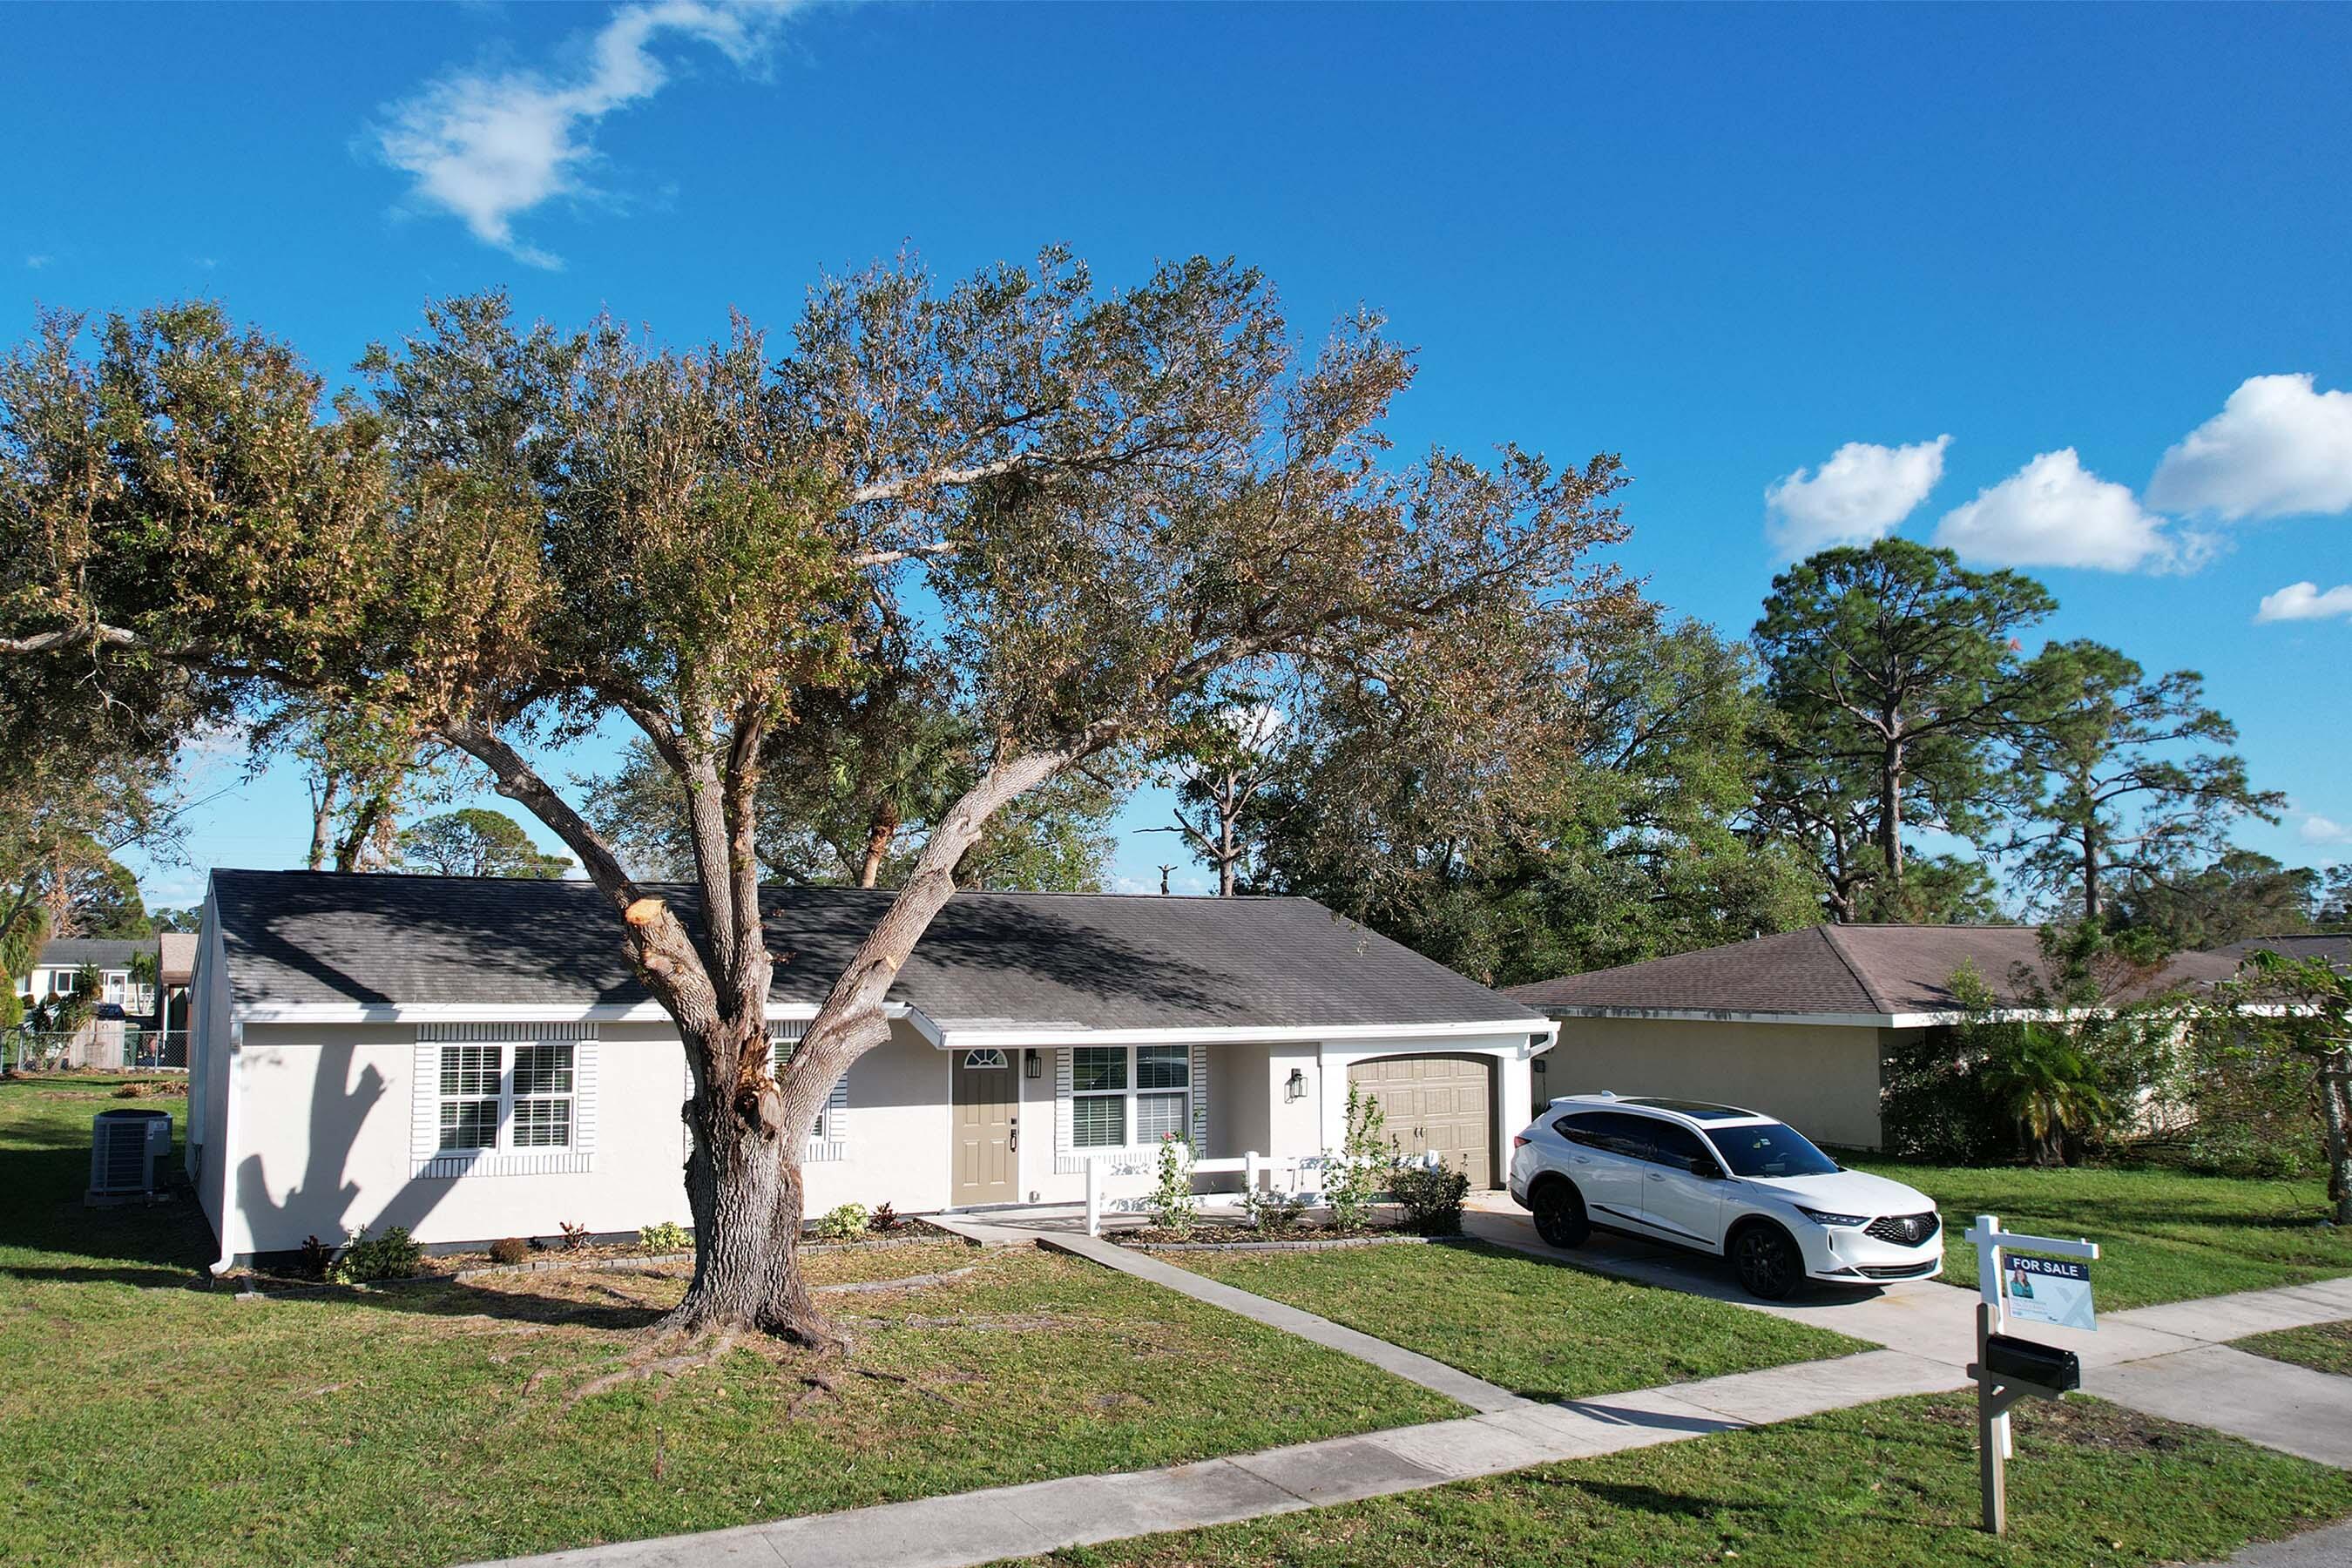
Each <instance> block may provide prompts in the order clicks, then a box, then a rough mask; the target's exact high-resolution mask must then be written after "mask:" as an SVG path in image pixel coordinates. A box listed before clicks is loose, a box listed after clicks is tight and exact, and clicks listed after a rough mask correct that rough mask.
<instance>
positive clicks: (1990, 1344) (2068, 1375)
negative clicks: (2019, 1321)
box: [1984, 1334, 2083, 1394]
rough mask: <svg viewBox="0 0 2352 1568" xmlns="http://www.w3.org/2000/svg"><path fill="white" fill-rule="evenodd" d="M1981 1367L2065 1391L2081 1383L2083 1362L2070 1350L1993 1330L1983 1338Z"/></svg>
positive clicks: (2061, 1392)
mask: <svg viewBox="0 0 2352 1568" xmlns="http://www.w3.org/2000/svg"><path fill="white" fill-rule="evenodd" d="M1984 1360H1985V1370H1986V1371H1987V1372H1990V1373H1992V1374H1993V1375H1994V1376H1996V1377H2000V1378H2004V1379H2008V1380H2011V1381H2013V1382H2017V1383H2030V1384H2033V1385H2034V1386H2035V1387H2037V1388H2047V1389H2050V1390H2052V1391H2053V1392H2054V1393H2058V1394H2067V1393H2071V1392H2073V1391H2074V1390H2075V1389H2077V1388H2080V1387H2082V1386H2083V1363H2082V1362H2081V1361H2080V1360H2078V1359H2077V1358H2076V1357H2075V1354H2074V1352H2073V1351H2062V1350H2060V1349H2059V1348H2058V1347H2057V1346H2055V1345H2040V1344H2035V1343H2034V1342H2032V1340H2021V1339H2013V1338H2011V1336H2009V1335H2008V1334H1994V1335H1991V1336H1990V1337H1989V1338H1988V1339H1987V1340H1986V1341H1985V1352H1984Z"/></svg>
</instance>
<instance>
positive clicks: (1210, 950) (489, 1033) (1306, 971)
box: [187, 870, 1553, 1265]
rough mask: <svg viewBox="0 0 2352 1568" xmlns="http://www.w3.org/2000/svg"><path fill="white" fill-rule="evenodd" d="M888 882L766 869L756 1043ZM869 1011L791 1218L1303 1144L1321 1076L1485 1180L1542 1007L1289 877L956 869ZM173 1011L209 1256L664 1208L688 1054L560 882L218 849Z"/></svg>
mask: <svg viewBox="0 0 2352 1568" xmlns="http://www.w3.org/2000/svg"><path fill="white" fill-rule="evenodd" d="M658 890H659V892H660V893H661V894H662V896H664V897H667V898H668V899H669V900H671V901H672V903H673V905H674V906H676V907H677V909H678V910H680V912H681V913H682V914H684V915H686V916H687V917H688V919H689V920H691V918H692V907H693V901H694V900H693V896H692V894H691V892H690V891H689V890H688V889H658ZM890 898H891V895H890V894H888V893H885V892H872V891H863V890H859V889H825V888H781V889H770V890H769V891H768V893H767V894H766V895H765V906H766V910H767V920H768V931H769V942H770V943H771V945H772V948H773V949H774V951H775V952H776V954H777V956H778V963H777V966H776V980H775V986H774V989H773V991H772V994H771V1000H770V1004H769V1013H768V1016H769V1019H770V1032H771V1035H772V1037H773V1038H775V1039H776V1040H778V1041H779V1042H780V1043H784V1044H786V1045H788V1044H789V1042H791V1041H792V1040H794V1039H796V1038H797V1037H799V1034H800V1030H801V1027H802V1026H803V1023H804V1022H805V1021H806V1020H807V1019H808V1018H810V1017H811V1016H814V1013H815V1010H816V1005H817V1003H818V1001H819V1000H820V999H821V997H822V996H823V995H824V993H825V991H826V990H827V989H828V988H829V986H830V984H831V983H832V981H833V978H834V976H835V974H836V973H838V971H839V969H840V967H841V965H842V964H843V963H844V962H845V960H846V959H847V957H848V955H849V953H850V952H852V951H853V950H854V948H855V947H856V943H857V942H858V941H860V940H861V939H862V938H863V936H864V935H865V934H866V931H868V930H869V929H870V928H871V926H872V924H873V922H874V921H875V920H876V919H877V917H878V916H879V915H880V914H881V913H882V911H883V910H885V909H886V908H887V905H888V902H889V900H890ZM889 1011H890V1015H891V1034H890V1038H889V1040H888V1042H887V1044H885V1045H883V1046H880V1047H876V1048H875V1049H874V1050H872V1051H870V1052H868V1053H866V1055H865V1056H863V1057H860V1058H858V1059H857V1061H856V1063H855V1064H853V1065H852V1066H851V1068H849V1070H848V1071H847V1073H845V1075H844V1078H843V1080H842V1081H841V1082H840V1083H839V1084H837V1085H835V1089H834V1094H833V1097H832V1100H831V1101H830V1103H829V1105H828V1107H827V1109H826V1111H825V1113H824V1119H823V1121H822V1122H821V1124H820V1125H819V1126H818V1128H817V1130H816V1134H815V1136H814V1138H812V1139H811V1140H810V1142H809V1143H808V1145H807V1147H806V1148H805V1149H804V1150H803V1156H804V1158H805V1160H806V1162H807V1163H806V1166H805V1177H806V1183H807V1187H806V1207H807V1212H808V1213H809V1214H810V1215H816V1214H819V1213H822V1212H823V1211H824V1210H826V1209H829V1208H831V1207H833V1206H835V1205H839V1204H842V1203H845V1202H856V1203H861V1204H866V1205H877V1204H882V1203H888V1204H890V1205H894V1206H895V1207H896V1208H898V1210H899V1211H900V1212H902V1213H919V1212H924V1211H935V1210H942V1209H950V1208H971V1207H979V1206H986V1205H1007V1204H1026V1203H1075V1202H1078V1201H1081V1200H1082V1199H1083V1197H1084V1194H1085V1190H1086V1173H1087V1162H1088V1161H1089V1160H1090V1159H1096V1158H1100V1157H1105V1156H1108V1157H1113V1158H1115V1159H1117V1160H1119V1161H1121V1162H1125V1163H1144V1162H1148V1161H1149V1160H1150V1157H1151V1156H1152V1155H1153V1154H1154V1153H1155V1152H1156V1149H1157V1145H1158V1143H1159V1141H1160V1137H1161V1136H1162V1135H1163V1134H1169V1133H1172V1134H1175V1135H1177V1136H1179V1137H1182V1138H1184V1139H1186V1140H1187V1141H1188V1142H1190V1143H1191V1144H1192V1147H1193V1149H1194V1150H1195V1151H1197V1152H1198V1153H1199V1154H1200V1155H1201V1156H1202V1157H1206V1158H1224V1157H1232V1156H1238V1155H1242V1154H1244V1153H1247V1152H1256V1153H1258V1154H1261V1155H1263V1156H1265V1157H1266V1158H1267V1159H1268V1160H1269V1161H1272V1162H1275V1163H1284V1162H1288V1163H1292V1164H1293V1165H1294V1166H1295V1165H1296V1164H1297V1163H1299V1162H1302V1161H1305V1162H1310V1163H1311V1161H1312V1160H1313V1157H1314V1156H1316V1155H1317V1154H1318V1153H1319V1152H1321V1151H1324V1150H1327V1149H1334V1148H1336V1147H1337V1146H1338V1145H1339V1142H1340V1140H1341V1135H1342V1131H1343V1128H1342V1123H1343V1121H1344V1117H1345V1102H1346V1098H1347V1091H1348V1086H1349V1083H1350V1082H1351V1081H1353V1082H1359V1083H1362V1084H1365V1085H1366V1086H1367V1087H1368V1088H1369V1089H1371V1090H1372V1091H1373V1092H1375V1093H1376V1094H1377V1095H1378V1096H1379V1097H1380V1098H1381V1100H1383V1102H1384V1104H1385V1106H1386V1108H1387V1110H1388V1126H1389V1129H1390V1131H1391V1132H1392V1133H1394V1134H1396V1135H1397V1136H1398V1138H1399V1140H1400V1142H1402V1145H1403V1146H1404V1147H1405V1148H1406V1149H1407V1150H1408V1151H1416V1152H1417V1151H1419V1150H1422V1149H1425V1148H1434V1149H1437V1150H1439V1151H1440V1152H1445V1153H1447V1154H1448V1155H1449V1157H1451V1158H1453V1159H1454V1161H1455V1162H1456V1163H1459V1164H1462V1165H1465V1166H1466V1167H1467V1168H1468V1169H1469V1171H1470V1173H1471V1175H1472V1179H1473V1180H1474V1181H1475V1182H1476V1183H1477V1184H1479V1185H1481V1186H1486V1185H1492V1184H1494V1183H1495V1182H1496V1181H1497V1180H1498V1179H1499V1178H1500V1176H1501V1174H1502V1173H1503V1171H1504V1168H1505V1165H1504V1162H1505V1160H1506V1158H1507V1154H1508V1151H1509V1139H1510V1136H1511V1134H1512V1133H1514V1132H1516V1131H1517V1130H1518V1128H1519V1126H1520V1125H1521V1123H1522V1121H1524V1116H1523V1114H1522V1113H1523V1111H1524V1109H1525V1107H1526V1106H1527V1104H1528V1098H1529V1095H1530V1092H1531V1091H1530V1089H1529V1074H1530V1061H1531V1058H1533V1056H1534V1055H1535V1053H1536V1052H1538V1051H1539V1050H1541V1049H1543V1048H1545V1047H1547V1046H1548V1045H1549V1043H1550V1040H1551V1037H1552V1033H1553V1030H1552V1026H1551V1025H1550V1024H1549V1021H1548V1020H1546V1019H1545V1018H1544V1016H1542V1015H1541V1014H1539V1013H1537V1012H1534V1011H1531V1010H1529V1009H1528V1008H1526V1007H1523V1006H1521V1005H1517V1003H1513V1002H1510V1001H1508V1000H1506V999H1505V998H1504V997H1502V996H1500V995H1498V994H1496V993H1495V992H1492V991H1489V990H1487V989H1486V987H1484V986H1482V985H1479V984H1475V982H1473V981H1470V980H1466V979H1465V978H1463V977H1462V976H1461V975H1459V974H1456V973H1454V972H1453V971H1451V970H1448V969H1445V968H1444V967H1442V966H1440V965H1438V964H1436V963H1432V962H1430V961H1429V960H1427V959H1424V958H1423V957H1421V956H1420V955H1419V954H1417V953H1414V952H1411V951H1410V950H1408V949H1406V948H1403V947H1401V946H1399V945H1398V944H1396V943H1395V942H1389V941H1387V940H1385V939H1383V938H1381V937H1379V936H1376V935H1373V934H1372V933H1370V932H1369V931H1365V930H1363V929H1362V928H1360V927H1359V926H1356V925H1353V924H1350V923H1348V922H1346V921H1340V920H1339V919H1337V918H1335V917H1334V916H1333V915H1332V914H1331V913H1330V912H1329V911H1328V910H1324V909H1323V908H1322V907H1321V906H1319V905H1318V904H1315V903H1312V902H1309V901H1307V900H1303V899H1207V898H1200V899H1184V898H1151V897H1115V896H1105V895H1089V894H1031V893H985V892H967V893H959V894H957V895H956V896H955V898H954V899H952V900H950V902H949V904H948V906H947V908H946V909H945V910H942V911H941V912H940V916H939V918H938V919H937V921H934V922H933V924H932V926H931V929H930V931H929V933H928V934H927V935H926V936H925V937H924V939H923V941H922V942H920V943H919V945H918V946H917V948H916V950H915V953H914V955H913V957H912V958H911V959H910V960H909V961H908V963H907V965H906V968H905V969H904V971H903V972H902V973H900V975H899V978H898V984H897V985H896V987H895V988H894V989H893V991H892V993H891V994H890V998H889ZM192 1032H193V1038H194V1046H193V1054H192V1056H193V1059H192V1070H193V1072H194V1083H193V1085H192V1086H191V1094H190V1099H189V1112H188V1119H189V1125H188V1131H187V1159H188V1168H189V1171H190V1173H191V1174H192V1176H193V1177H194V1182H195V1185H196V1190H197V1192H198V1194H200V1196H201V1199H202V1202H203V1205H204V1208H205V1214H206V1215H207V1216H208V1217H209V1218H210V1219H211V1221H212V1222H213V1226H214V1228H215V1235H216V1236H217V1237H219V1239H220V1244H221V1254H222V1258H223V1260H224V1265H226V1263H228V1262H230V1261H233V1260H235V1259H238V1258H249V1257H251V1256H252V1255H254V1254H256V1253H269V1252H279V1251H285V1250H288V1249H290V1248H294V1247H299V1246H300V1245H301V1243H302V1241H303V1239H304V1237H310V1236H317V1237H321V1238H322V1239H326V1240H330V1241H331V1240H335V1239H337V1238H339V1237H341V1234H342V1233H343V1232H344V1231H345V1230H346V1229H348V1228H349V1227H352V1226H372V1227H373V1226H385V1225H403V1226H407V1227H408V1228H409V1229H410V1230H411V1231H412V1232H414V1233H415V1236H416V1237H418V1239H419V1240H421V1241H423V1242H425V1243H426V1244H428V1245H434V1246H449V1245H455V1244H458V1243H467V1242H475V1243H478V1242H483V1241H488V1240H494V1239H496V1238H498V1237H505V1236H541V1237H544V1236H551V1235H553V1234H554V1233H555V1231H556V1230H557V1228H558V1226H560V1225H562V1224H563V1223H565V1222H569V1223H572V1224H577V1225H583V1226H588V1227H589V1228H591V1229H592V1230H594V1231H598V1232H605V1233H610V1232H625V1231H634V1230H635V1229H637V1228H639V1227H640V1226H646V1225H650V1224H654V1223H656V1222H658V1221H673V1222H677V1223H687V1222H688V1218H689V1215H688V1209H687V1203H686V1194H685V1190H684V1184H683V1179H682V1176H681V1171H680V1167H681V1165H682V1163H683V1161H684V1157H685V1153H686V1132H685V1129H684V1126H683V1124H682V1122H681V1121H680V1118H679V1107H680V1105H681V1103H682V1101H683V1100H685V1098H686V1095H687V1069H686V1062H685V1053H684V1051H683V1049H682V1048H681V1047H680V1046H679V1043H678V1040H677V1034H676V1032H675V1031H674V1029H673V1028H672V1027H671V1026H670V1024H669V1021H668V1019H667V1016H665V1015H664V1014H663V1013H662V1011H661V1009H660V1007H659V1006H658V1005H656V1003H654V1002H653V1001H652V999H651V998H650V997H649V996H648V995H647V994H646V991H645V989H644V988H643V987H642V986H641V985H640V984H638V982H637V980H636V978H635V975H634V974H633V973H632V972H631V969H630V966H629V964H628V963H627V961H626V959H625V955H624V952H623V947H622V937H621V931H620V928H619V923H618V921H616V919H615V918H614V914H613V911H612V908H611V906H610V905H609V904H608V903H607V902H606V901H605V900H604V897H603V896H602V895H601V894H599V893H598V892H597V891H596V890H595V889H593V888H592V887H590V886H589V885H587V884H585V883H583V882H541V881H519V880H506V879H467V878H437V877H395V876H387V875H366V876H341V875H334V874H326V873H316V872H262V871H232V870H223V871H215V873H213V877H212V885H211V891H210V893H209V896H208V898H207V900H206V903H205V921H204V933H203V939H202V943H201V946H200V949H199V952H198V956H197V960H196V980H195V986H194V1018H193V1024H192ZM1119 1179H1120V1180H1121V1181H1123V1182H1124V1183H1125V1186H1124V1187H1123V1188H1121V1189H1119V1190H1120V1191H1122V1192H1125V1193H1127V1194H1130V1195H1132V1194H1140V1193H1141V1192H1143V1191H1144V1190H1145V1189H1147V1188H1148V1187H1149V1186H1150V1175H1149V1174H1148V1173H1141V1172H1134V1173H1129V1174H1126V1175H1124V1176H1122V1177H1121V1178H1119Z"/></svg>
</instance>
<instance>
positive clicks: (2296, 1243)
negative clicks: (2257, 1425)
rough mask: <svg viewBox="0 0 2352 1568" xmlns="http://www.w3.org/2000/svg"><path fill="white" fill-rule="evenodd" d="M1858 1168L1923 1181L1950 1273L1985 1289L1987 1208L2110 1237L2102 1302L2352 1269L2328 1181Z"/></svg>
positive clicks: (2096, 1171)
mask: <svg viewBox="0 0 2352 1568" xmlns="http://www.w3.org/2000/svg"><path fill="white" fill-rule="evenodd" d="M1849 1163H1851V1164H1853V1167H1854V1168H1855V1169H1856V1170H1863V1171H1872V1172H1875V1173H1877V1174H1879V1175H1882V1176H1887V1177H1891V1178H1892V1179H1894V1180H1895V1181H1898V1182H1903V1183H1906V1184H1909V1185H1911V1186H1914V1187H1916V1188H1918V1189H1919V1190H1920V1191H1921V1192H1923V1193H1926V1194H1927V1195H1928V1196H1929V1197H1931V1198H1934V1199H1935V1200H1936V1205H1937V1208H1939V1209H1941V1210H1942V1211H1943V1215H1944V1279H1945V1281H1946V1282H1947V1283H1948V1284H1952V1285H1958V1286H1963V1287H1966V1288H1967V1289H1971V1290H1973V1289H1976V1280H1977V1249H1976V1248H1975V1247H1971V1246H1969V1244H1968V1243H1967V1242H1965V1241H1962V1240H1961V1239H1960V1235H1961V1233H1962V1232H1963V1231H1965V1230H1967V1229H1968V1228H1969V1226H1971V1225H1973V1224H1975V1223H1976V1216H1977V1215H1980V1214H1990V1215H1999V1216H2000V1222H2001V1224H2002V1225H2003V1226H2008V1227H2009V1228H2011V1229H2012V1230H2022V1231H2031V1232H2033V1233H2035V1234H2038V1235H2042V1236H2055V1237H2068V1238H2072V1237H2088V1238H2089V1239H2091V1240H2093V1241H2095V1242H2097V1243H2098V1244H2099V1249H2100V1258H2099V1260H2098V1261H2097V1262H2096V1263H2094V1264H2092V1265H2091V1287H2092V1291H2093V1294H2094V1295H2095V1298H2096V1300H2097V1301H2098V1305H2099V1309H2100V1310H2102V1311H2115V1310H2122V1309H2124V1308H2126V1307H2147V1306H2152V1305H2154V1304H2155V1303H2157V1302H2158V1301H2183V1300H2189V1298H2191V1297H2195V1296H2219V1295H2225V1294H2227V1293H2229V1292H2231V1291H2233V1290H2263V1289H2270V1288H2271V1287H2273V1286H2277V1285H2299V1284H2303V1283H2305V1281H2308V1280H2312V1279H2326V1278H2328V1277H2330V1276H2332V1275H2338V1274H2352V1231H2346V1230H2337V1229H2331V1228H2329V1227H2327V1226H2322V1225H2319V1224H2317V1223H2316V1222H2317V1221H2318V1220H2319V1219H2320V1217H2321V1216H2322V1215H2324V1214H2325V1213H2326V1198H2327V1194H2326V1184H2325V1183H2324V1182H2320V1181H2316V1180H2314V1181H2283V1180H2282V1181H2273V1180H2241V1179H2238V1178H2235V1177H2230V1176H2200V1175H2193V1174H2191V1173H2188V1172H2185V1171H2174V1170H2167V1169H2165V1168H2163V1167H2160V1166H2146V1165H2141V1166H2075V1167H2073V1168H2067V1167H2052V1168H2049V1169H2036V1168H2034V1167H2031V1166H2015V1165H2004V1166H1992V1167H1988V1168H1983V1169H1978V1168H1972V1167H1969V1166H1949V1165H1916V1164H1910V1163H1905V1162H1902V1161H1891V1160H1878V1159H1873V1158H1868V1157H1856V1158H1853V1159H1851V1160H1850V1161H1849Z"/></svg>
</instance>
